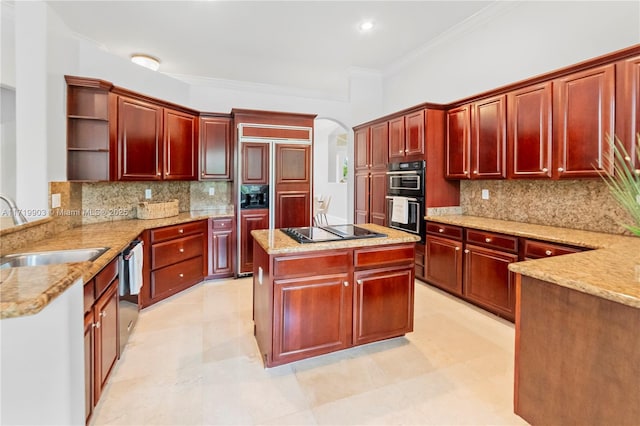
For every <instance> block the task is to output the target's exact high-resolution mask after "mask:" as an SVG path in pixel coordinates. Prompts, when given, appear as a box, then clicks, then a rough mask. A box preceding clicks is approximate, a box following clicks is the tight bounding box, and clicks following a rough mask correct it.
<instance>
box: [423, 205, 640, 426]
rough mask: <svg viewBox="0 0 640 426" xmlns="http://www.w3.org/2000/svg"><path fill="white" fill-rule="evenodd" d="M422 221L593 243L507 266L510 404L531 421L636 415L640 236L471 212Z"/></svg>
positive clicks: (597, 420)
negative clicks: (511, 306) (512, 295)
mask: <svg viewBox="0 0 640 426" xmlns="http://www.w3.org/2000/svg"><path fill="white" fill-rule="evenodd" d="M427 220H429V221H433V222H440V223H445V224H450V225H458V226H462V227H465V228H474V229H481V230H486V231H493V232H500V233H504V234H510V235H516V236H519V237H525V238H531V239H538V240H544V241H551V242H557V243H562V244H567V245H574V246H581V247H587V248H591V249H593V250H590V251H585V252H580V253H574V254H566V255H562V256H555V257H549V258H544V259H538V260H529V261H525V262H516V263H512V264H510V265H509V270H511V271H512V272H515V273H517V274H518V275H517V276H516V317H515V363H514V412H515V413H516V414H518V415H519V416H521V417H522V418H524V419H525V420H526V421H527V422H529V423H531V424H582V425H600V424H616V425H627V424H628V425H632V424H637V423H638V419H639V418H640V387H638V377H639V376H640V337H639V336H638V332H637V330H638V325H640V280H639V278H640V277H639V275H640V273H639V272H640V271H639V269H640V238H637V237H626V236H619V235H611V234H603V233H598V232H589V231H580V230H573V229H567V228H558V227H553V226H544V225H532V224H525V223H518V222H509V221H502V220H494V219H486V218H481V217H470V216H434V217H427Z"/></svg>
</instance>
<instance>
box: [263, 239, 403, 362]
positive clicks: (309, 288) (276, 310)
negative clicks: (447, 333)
mask: <svg viewBox="0 0 640 426" xmlns="http://www.w3.org/2000/svg"><path fill="white" fill-rule="evenodd" d="M414 246H415V244H414V243H410V244H393V245H382V246H375V247H367V248H351V249H349V248H347V249H343V248H338V249H334V250H330V249H326V250H318V251H311V252H303V253H295V252H294V253H281V254H268V253H267V252H266V251H265V249H264V248H263V247H262V246H261V245H260V244H259V243H258V242H257V241H254V245H253V253H254V257H253V260H254V262H253V321H254V334H255V337H256V341H257V343H258V347H259V349H260V353H261V356H262V358H263V361H264V365H265V366H266V367H274V366H277V365H282V364H286V363H289V362H293V361H298V360H302V359H305V358H309V357H312V356H317V355H322V354H326V353H329V352H335V351H338V350H341V349H347V348H350V347H352V346H355V345H360V344H364V343H370V342H374V341H377V340H383V339H387V338H391V337H397V336H401V335H403V334H405V333H408V332H411V331H413V312H414V311H413V300H414V271H413V268H414V263H413V262H414V256H415V249H414Z"/></svg>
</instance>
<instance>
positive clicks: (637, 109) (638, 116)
mask: <svg viewBox="0 0 640 426" xmlns="http://www.w3.org/2000/svg"><path fill="white" fill-rule="evenodd" d="M639 133H640V56H634V57H633V58H629V59H626V60H624V61H620V62H618V63H617V64H616V136H617V137H618V138H619V139H620V141H621V142H622V143H623V144H624V146H625V148H626V150H627V154H629V158H628V160H627V161H629V162H630V163H631V164H632V165H633V167H634V168H636V169H640V160H638V153H637V152H636V146H637V143H638V134H639Z"/></svg>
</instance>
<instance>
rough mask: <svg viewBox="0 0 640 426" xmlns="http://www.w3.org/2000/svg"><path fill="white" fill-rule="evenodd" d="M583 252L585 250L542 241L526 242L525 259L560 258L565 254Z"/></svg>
mask: <svg viewBox="0 0 640 426" xmlns="http://www.w3.org/2000/svg"><path fill="white" fill-rule="evenodd" d="M581 251H583V250H582V249H580V248H577V247H568V246H563V245H558V244H551V243H546V242H542V241H531V240H525V241H524V257H525V258H529V259H540V258H543V257H551V256H560V255H563V254H571V253H578V252H581Z"/></svg>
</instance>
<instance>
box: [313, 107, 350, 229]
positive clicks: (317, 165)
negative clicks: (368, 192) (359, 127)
mask: <svg viewBox="0 0 640 426" xmlns="http://www.w3.org/2000/svg"><path fill="white" fill-rule="evenodd" d="M352 140H353V136H352V132H351V131H350V130H348V129H347V128H346V127H345V126H344V125H343V124H342V123H340V122H339V121H337V120H334V119H331V118H318V119H316V120H315V122H314V137H313V194H314V197H317V198H322V199H325V200H326V199H328V198H329V197H330V200H331V201H330V203H329V208H328V211H327V213H326V219H327V222H328V223H330V224H332V225H333V224H339V223H351V222H352V221H353V219H352V217H353V215H352V214H350V212H352V210H353V207H352V206H350V204H352V203H350V202H349V199H350V198H349V193H350V192H352V191H351V190H350V189H349V188H350V185H349V182H350V181H351V180H352V178H353V176H352V175H353V170H352V167H353V160H352V158H351V154H350V153H351V152H353V149H351V148H350V147H351V145H352Z"/></svg>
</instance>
